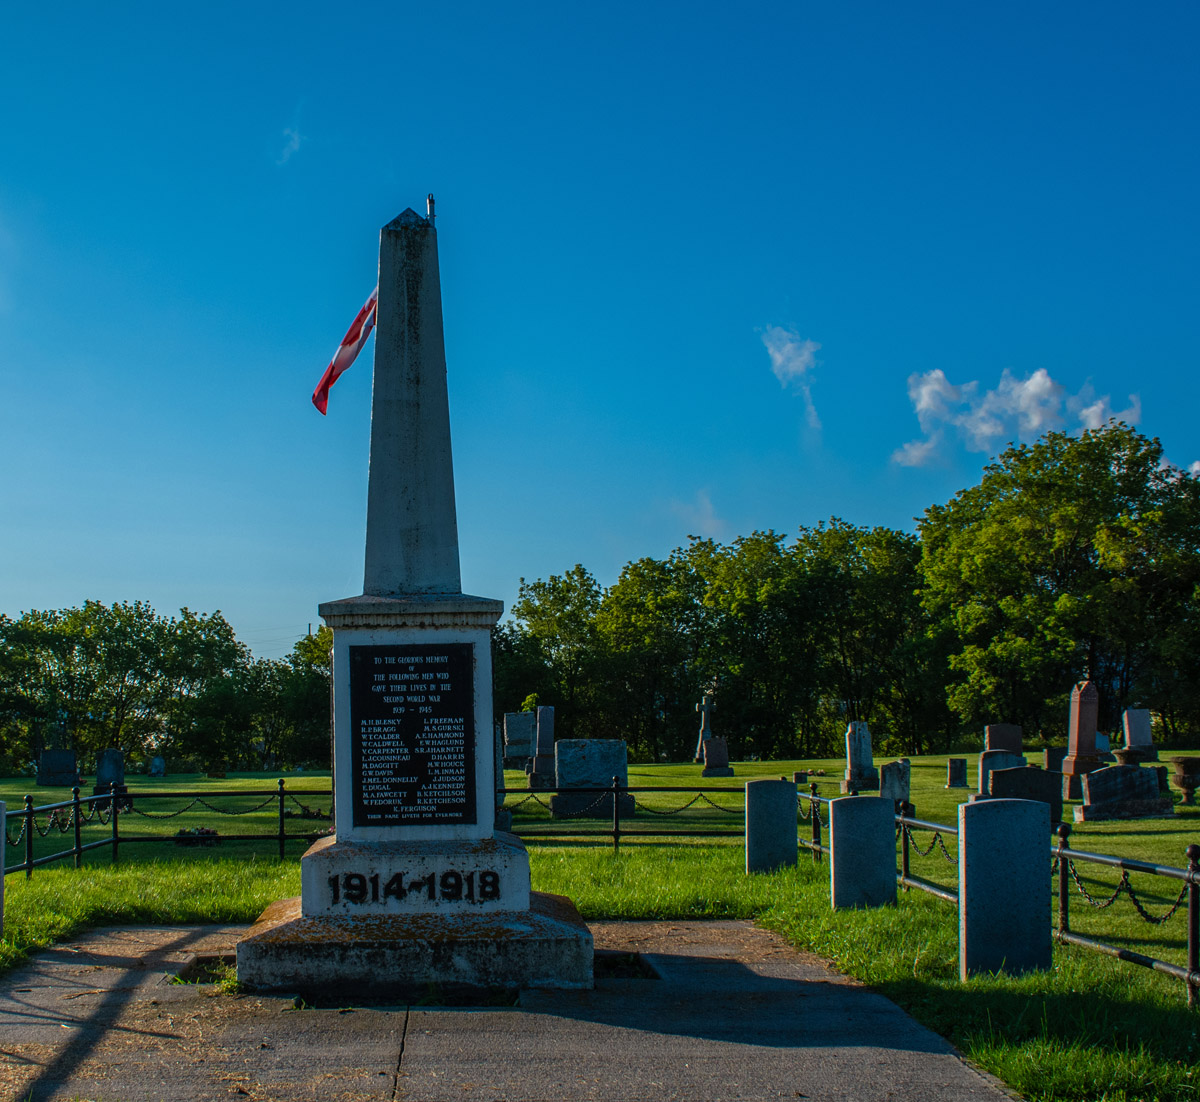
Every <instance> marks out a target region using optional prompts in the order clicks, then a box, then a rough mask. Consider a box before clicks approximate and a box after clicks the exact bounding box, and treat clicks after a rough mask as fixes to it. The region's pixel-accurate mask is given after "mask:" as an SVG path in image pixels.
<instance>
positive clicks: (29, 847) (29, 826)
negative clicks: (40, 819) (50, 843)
mask: <svg viewBox="0 0 1200 1102" xmlns="http://www.w3.org/2000/svg"><path fill="white" fill-rule="evenodd" d="M34 829H35V828H34V825H33V797H32V796H30V795H26V797H25V879H26V880H28V879H29V878H30V877H31V876H32V875H33V832H34Z"/></svg>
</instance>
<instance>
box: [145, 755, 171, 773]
mask: <svg viewBox="0 0 1200 1102" xmlns="http://www.w3.org/2000/svg"><path fill="white" fill-rule="evenodd" d="M147 772H148V774H149V775H150V776H151V777H165V776H166V775H167V762H166V759H165V758H161V757H153V758H151V759H150V768H149V770H147Z"/></svg>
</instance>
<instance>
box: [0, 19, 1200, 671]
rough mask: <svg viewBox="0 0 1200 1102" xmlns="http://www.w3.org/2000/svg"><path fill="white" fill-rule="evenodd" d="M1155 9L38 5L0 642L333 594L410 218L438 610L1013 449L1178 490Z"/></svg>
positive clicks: (1174, 32) (241, 625)
mask: <svg viewBox="0 0 1200 1102" xmlns="http://www.w3.org/2000/svg"><path fill="white" fill-rule="evenodd" d="M1198 31H1200V9H1197V8H1196V7H1195V6H1194V5H1190V4H1185V3H1164V4H1159V5H1152V6H1142V7H1141V8H1140V9H1139V8H1134V7H1131V6H1129V5H1117V4H1110V3H1099V4H1097V3H1090V4H1081V3H1065V4H1056V5H1045V4H1031V3H1028V4H1027V3H1012V4H1004V5H999V4H996V5H964V4H960V3H956V4H950V3H944V4H916V5H896V4H894V3H857V4H856V3H846V4H837V5H833V4H804V3H801V4H796V3H792V4H749V5H737V6H734V5H722V6H717V5H695V4H669V3H659V4H645V3H642V4H636V5H635V4H620V3H616V4H613V3H607V4H604V5H589V6H584V5H563V4H515V5H495V4H483V3H479V4H474V3H461V4H454V5H449V4H442V5H430V4H419V5H418V4H395V3H392V4H370V3H366V4H360V5H356V6H354V7H353V8H344V9H341V8H335V7H331V6H330V5H327V4H321V5H317V4H304V3H293V4H289V5H286V6H285V5H282V4H280V5H265V4H248V5H247V4H237V5H234V4H221V3H213V4H208V5H205V6H203V8H200V7H194V8H188V9H183V8H179V7H178V6H172V5H161V4H148V3H147V4H140V3H122V4H117V5H115V6H110V7H109V8H105V9H100V8H97V7H96V6H95V5H90V4H82V3H76V2H72V0H68V2H66V3H64V4H60V5H57V6H55V7H53V8H49V9H45V8H43V9H42V10H36V9H35V6H33V5H24V6H22V7H21V8H19V9H18V8H14V7H13V6H12V5H9V6H8V8H7V9H6V10H5V12H4V13H3V14H2V15H0V104H3V105H4V106H3V108H2V109H0V120H2V123H3V126H2V130H0V133H2V134H3V141H0V377H2V379H3V385H4V393H5V399H6V400H5V402H4V404H3V407H2V409H0V448H2V449H3V451H2V454H3V457H4V463H5V467H6V469H7V477H6V478H5V479H3V481H2V483H0V611H3V612H6V613H8V614H9V615H16V614H18V613H20V612H21V611H24V610H26V609H29V608H60V607H67V606H70V605H75V604H79V603H81V602H82V601H84V600H86V599H88V598H97V599H100V600H103V601H105V602H110V601H116V600H135V599H144V600H149V601H151V602H152V603H153V604H154V605H155V607H157V608H158V609H159V610H160V611H162V612H172V611H174V610H177V609H178V608H179V607H180V606H181V605H185V604H186V605H188V606H189V607H191V608H193V609H197V610H201V611H211V610H213V609H216V608H219V609H221V610H222V611H223V612H224V613H225V615H226V616H227V617H228V618H229V620H230V622H231V623H232V624H233V626H234V628H235V629H236V630H237V631H238V634H239V636H240V637H241V638H242V639H243V640H244V641H245V642H247V643H248V644H250V645H251V646H252V647H253V649H254V650H255V652H256V653H257V654H261V655H274V654H279V653H283V652H285V651H286V650H287V649H289V647H290V645H291V643H292V642H293V641H294V639H295V638H296V637H297V636H298V635H299V634H302V633H303V632H304V630H305V628H306V625H307V624H308V623H309V622H315V621H316V620H317V615H316V605H317V603H318V602H319V601H322V600H328V599H333V598H337V597H342V596H347V595H350V594H353V593H357V592H360V591H361V586H362V553H363V526H364V522H365V510H366V467H367V449H368V432H369V420H370V408H369V405H370V355H371V353H372V352H373V342H372V343H371V344H369V345H368V346H367V349H366V351H365V352H364V355H363V357H362V358H360V361H359V363H357V364H356V365H355V366H354V368H352V369H351V371H350V372H348V373H347V374H346V375H345V376H344V377H343V378H342V380H341V381H340V382H339V383H338V384H337V386H336V387H335V388H334V390H333V394H332V398H331V402H330V412H329V416H328V417H327V418H322V417H321V416H320V415H319V414H317V413H316V411H315V410H314V409H313V408H312V406H311V404H310V401H309V395H310V393H311V391H312V388H313V386H314V385H315V383H316V381H317V379H318V378H319V377H320V375H321V372H322V371H323V370H324V367H325V365H326V363H327V362H328V360H329V357H330V356H331V354H332V353H333V350H334V348H335V347H336V345H337V342H338V340H339V339H340V337H341V335H342V333H343V332H344V331H345V329H346V327H347V325H348V324H349V323H350V321H351V319H352V318H353V317H354V315H355V313H356V311H357V310H358V308H359V307H360V306H361V304H362V302H363V300H364V299H365V297H366V295H367V293H368V292H369V291H370V289H371V287H372V286H373V285H374V282H375V269H376V261H377V248H378V231H379V227H381V226H382V225H384V224H385V223H386V222H387V221H389V220H390V219H391V218H392V217H394V216H395V215H396V214H398V213H399V212H400V211H401V210H403V209H404V208H405V207H408V206H412V207H414V208H416V209H417V210H419V211H421V210H423V203H424V197H425V194H426V193H427V192H430V191H432V192H433V193H434V194H435V195H436V196H437V203H438V231H439V244H440V250H441V267H442V280H443V283H442V288H443V300H444V310H445V319H446V345H447V359H448V365H449V373H450V374H449V378H450V400H451V418H452V425H453V435H454V449H455V474H456V480H457V486H458V512H459V528H460V541H461V549H462V566H463V583H464V588H465V589H467V590H468V591H470V592H474V593H478V594H481V595H484V596H490V597H499V598H501V599H503V600H504V601H505V602H506V603H511V601H512V599H513V598H514V597H515V595H516V592H517V586H518V579H519V578H520V577H522V576H523V577H525V578H527V579H533V578H537V577H545V576H547V575H549V574H551V573H561V572H562V571H563V570H566V569H568V568H570V567H571V566H572V565H573V564H574V563H576V562H582V563H584V564H585V565H586V566H587V567H588V568H589V569H591V570H592V571H593V572H594V573H595V574H596V575H597V577H598V578H599V580H600V581H601V582H603V583H609V582H611V581H613V580H615V578H616V575H617V573H618V572H619V570H620V567H621V566H622V564H623V563H625V562H626V561H627V560H629V559H631V558H636V557H639V556H642V555H656V556H661V555H665V554H667V553H668V552H669V551H670V550H671V548H673V547H675V546H678V545H680V544H682V543H684V542H685V541H686V538H687V536H688V535H689V534H691V533H694V534H698V535H711V536H715V537H717V538H721V539H730V538H733V537H735V536H737V535H739V534H743V533H748V532H750V531H752V530H754V529H756V528H768V527H771V528H775V529H777V530H781V531H785V532H789V533H790V532H794V531H795V530H796V528H797V526H799V525H807V524H815V523H817V522H818V521H820V520H822V519H827V518H829V517H830V516H833V515H837V516H841V517H844V518H845V519H847V520H850V521H852V522H855V523H860V524H886V525H892V526H896V527H901V528H911V527H912V525H913V518H914V517H916V516H918V515H919V514H920V513H921V512H922V511H923V510H924V508H925V507H926V506H927V505H929V504H932V503H937V502H943V501H945V500H947V499H948V498H949V497H950V496H951V495H952V494H953V493H954V492H955V491H956V490H958V489H960V488H961V487H963V486H966V485H969V484H971V483H972V482H974V481H975V480H976V479H977V478H978V476H979V472H980V469H981V467H982V465H983V464H984V463H985V462H986V461H987V460H988V458H989V457H990V456H992V455H995V454H996V453H997V452H998V451H999V450H1000V449H1002V448H1003V447H1004V445H1005V444H1006V443H1007V442H1008V441H1009V440H1014V439H1034V438H1036V436H1037V435H1039V434H1040V432H1042V431H1044V430H1045V429H1046V428H1048V427H1064V428H1068V429H1077V428H1079V426H1080V425H1081V424H1087V423H1092V422H1095V421H1097V420H1102V419H1103V418H1105V417H1107V416H1108V415H1109V414H1117V415H1124V416H1125V417H1126V418H1127V419H1130V420H1134V421H1135V422H1136V424H1137V425H1138V427H1139V428H1140V429H1141V430H1142V431H1144V432H1146V433H1148V434H1150V435H1155V436H1158V437H1160V438H1161V439H1162V441H1163V444H1164V446H1165V449H1166V454H1167V456H1168V457H1169V459H1170V460H1171V461H1172V462H1174V463H1176V464H1179V465H1181V466H1185V467H1186V466H1190V465H1191V464H1192V463H1193V462H1195V461H1197V460H1200V440H1198V439H1197V429H1196V420H1197V419H1196V412H1195V411H1196V409H1197V406H1198V399H1200V378H1198V373H1197V370H1196V368H1197V366H1198V363H1197V361H1198V359H1200V356H1198V343H1200V338H1198V336H1197V327H1196V303H1197V301H1198V291H1200V286H1198V283H1200V277H1198V275H1197V261H1196V257H1197V253H1198V249H1197V246H1198V244H1200V233H1198V229H1200V227H1198V222H1200V214H1198V208H1197V203H1196V195H1197V194H1200V153H1198V143H1197V141H1196V118H1197V106H1198V98H1200V97H1198V91H1200V73H1198V68H1197V66H1196V65H1195V50H1196V44H1197V38H1198Z"/></svg>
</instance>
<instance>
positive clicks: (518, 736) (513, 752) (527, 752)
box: [504, 712, 537, 765]
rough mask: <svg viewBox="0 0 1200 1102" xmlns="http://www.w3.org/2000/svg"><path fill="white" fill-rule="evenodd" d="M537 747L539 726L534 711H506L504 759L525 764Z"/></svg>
mask: <svg viewBox="0 0 1200 1102" xmlns="http://www.w3.org/2000/svg"><path fill="white" fill-rule="evenodd" d="M536 749H537V726H536V717H535V715H534V713H533V712H505V713H504V759H505V761H513V762H519V763H520V764H521V765H524V764H525V761H526V759H527V758H531V757H533V755H534V751H535V750H536Z"/></svg>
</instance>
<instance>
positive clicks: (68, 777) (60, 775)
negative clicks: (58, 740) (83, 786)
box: [37, 750, 79, 788]
mask: <svg viewBox="0 0 1200 1102" xmlns="http://www.w3.org/2000/svg"><path fill="white" fill-rule="evenodd" d="M37 783H38V784H39V785H66V786H67V787H70V788H74V787H75V786H76V785H77V784H79V763H78V762H77V761H76V760H75V751H74V750H43V751H42V756H41V757H40V758H39V759H38V771H37Z"/></svg>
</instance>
